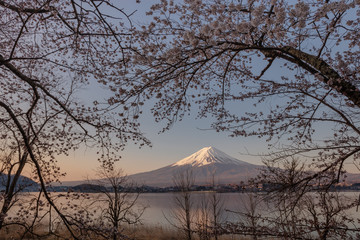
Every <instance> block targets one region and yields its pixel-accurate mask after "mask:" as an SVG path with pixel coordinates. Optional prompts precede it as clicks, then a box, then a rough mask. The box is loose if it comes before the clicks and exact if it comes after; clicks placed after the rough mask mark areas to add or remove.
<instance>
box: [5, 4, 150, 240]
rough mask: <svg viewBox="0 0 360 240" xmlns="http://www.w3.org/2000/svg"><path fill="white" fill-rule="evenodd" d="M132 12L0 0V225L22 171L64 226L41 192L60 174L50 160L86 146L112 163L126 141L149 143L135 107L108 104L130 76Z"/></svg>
mask: <svg viewBox="0 0 360 240" xmlns="http://www.w3.org/2000/svg"><path fill="white" fill-rule="evenodd" d="M131 14H132V13H126V12H125V11H124V10H123V9H122V8H121V6H120V7H119V6H117V5H116V1H114V2H112V1H105V0H104V1H93V0H86V1H83V0H81V1H78V0H66V1H58V0H40V1H28V0H26V1H25V0H3V1H2V0H1V1H0V29H1V30H0V46H1V48H0V49H1V50H0V78H1V81H0V129H1V130H0V131H1V135H0V146H1V152H2V153H3V154H2V155H4V156H6V157H4V158H2V161H1V164H2V167H1V169H2V170H3V171H2V172H3V173H5V174H7V175H9V176H10V175H13V177H12V178H11V181H10V182H9V183H8V188H7V190H6V191H5V192H4V193H1V195H2V196H1V197H2V202H1V216H2V217H1V218H0V228H1V226H2V224H3V222H4V221H6V219H7V218H6V213H7V212H8V210H9V208H10V206H11V205H12V201H13V200H14V195H15V194H16V191H15V190H16V184H17V181H18V179H19V176H20V175H21V174H22V173H23V172H24V169H28V170H29V171H30V172H33V175H34V177H36V178H37V180H38V181H39V183H40V185H41V188H42V191H43V193H44V195H45V198H46V199H47V200H48V201H49V203H50V204H51V205H52V207H53V208H54V209H55V210H56V211H57V212H58V214H60V216H62V220H63V221H64V223H65V226H66V227H67V228H68V229H70V226H69V223H68V222H67V221H66V218H65V217H64V216H63V215H61V213H60V211H59V210H58V208H57V207H56V205H55V204H54V203H53V202H52V201H51V197H50V196H49V194H47V191H46V185H47V184H48V183H49V182H52V181H56V180H58V179H59V177H60V176H62V175H63V173H62V172H61V170H60V169H59V167H58V166H57V163H56V161H57V160H56V156H59V155H67V154H68V153H69V151H72V150H76V149H78V148H79V147H80V146H81V145H86V146H90V147H97V148H98V154H99V160H100V159H101V164H103V165H111V164H112V163H113V162H114V161H115V159H117V157H116V158H115V157H114V155H116V153H117V152H120V150H122V149H123V147H124V146H125V144H126V143H127V142H128V141H129V140H130V141H135V142H136V143H138V144H139V145H143V144H149V142H148V140H147V139H145V138H144V137H142V135H141V133H140V131H139V124H138V123H137V118H138V115H139V110H138V109H136V106H135V105H137V104H138V103H139V102H133V103H131V105H132V106H133V107H135V108H132V109H131V111H130V110H129V108H128V106H127V105H126V104H122V103H119V102H115V101H114V100H113V99H114V98H115V97H116V95H117V94H119V92H117V91H118V89H114V88H112V85H113V84H116V83H117V82H119V81H122V79H123V78H122V76H123V75H124V74H125V73H126V72H128V71H129V70H128V63H127V61H128V54H130V49H131V41H132V38H131V36H130V35H129V32H130V31H131V29H132V22H131V20H130V17H131ZM110 83H111V84H110ZM84 88H89V89H92V88H96V89H97V90H96V91H97V92H96V93H97V94H92V93H87V92H85V91H83V89H84ZM9 179H10V178H9ZM73 237H74V236H73Z"/></svg>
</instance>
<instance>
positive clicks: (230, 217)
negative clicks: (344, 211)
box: [9, 192, 360, 226]
mask: <svg viewBox="0 0 360 240" xmlns="http://www.w3.org/2000/svg"><path fill="white" fill-rule="evenodd" d="M212 194H214V193H211V192H193V193H192V194H191V198H192V202H193V209H194V210H195V211H194V212H197V213H196V214H199V212H200V210H201V209H202V205H203V202H204V199H209V197H211V196H212ZM342 194H344V195H345V196H347V197H350V198H353V199H358V198H359V192H344V193H342ZM24 195H25V194H24ZM52 195H53V196H59V193H56V194H54V193H52ZM89 196H90V197H91V198H93V197H96V196H99V194H90V195H89ZM175 196H176V193H144V194H141V195H140V197H139V199H138V204H139V205H140V206H146V210H145V212H144V214H143V216H142V222H143V223H144V224H147V225H163V226H171V222H175V220H174V218H173V215H174V211H176V210H177V209H178V206H177V205H176V204H175V201H174V197H175ZM23 198H29V199H30V195H25V196H24V197H23ZM91 198H90V199H88V200H83V199H78V200H69V199H66V198H64V197H60V198H58V200H57V201H56V203H57V205H59V206H61V208H62V211H65V212H68V213H72V211H73V209H72V208H69V207H67V203H68V202H70V203H71V204H77V205H78V206H81V205H82V206H86V205H89V203H90V202H91V201H92V200H91ZM217 198H218V199H220V205H221V206H222V209H223V211H222V213H221V216H220V218H221V219H222V221H231V222H236V221H239V220H241V218H242V217H241V215H240V214H237V213H236V212H247V209H249V208H250V204H249V194H246V193H221V194H219V193H218V194H217ZM96 204H104V203H95V204H93V205H92V206H96ZM19 208H20V207H14V208H13V209H12V211H11V212H10V213H9V216H15V215H16V214H17V213H18V210H19ZM47 209H49V208H48V207H44V211H45V210H47ZM256 210H257V212H258V213H262V214H263V215H264V214H269V212H270V213H271V209H269V207H268V206H267V205H265V204H258V205H257V206H256ZM348 214H349V216H354V217H358V218H360V211H359V212H357V211H356V207H354V208H352V209H350V210H349V211H348ZM46 219H47V218H44V220H46Z"/></svg>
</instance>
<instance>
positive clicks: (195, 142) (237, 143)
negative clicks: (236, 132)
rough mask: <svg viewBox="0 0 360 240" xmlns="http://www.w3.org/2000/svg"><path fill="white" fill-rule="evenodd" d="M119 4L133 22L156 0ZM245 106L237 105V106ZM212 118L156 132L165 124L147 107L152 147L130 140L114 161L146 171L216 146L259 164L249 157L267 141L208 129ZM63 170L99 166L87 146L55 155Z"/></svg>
mask: <svg viewBox="0 0 360 240" xmlns="http://www.w3.org/2000/svg"><path fill="white" fill-rule="evenodd" d="M121 3H122V5H121V7H122V8H123V9H124V10H125V11H127V12H134V11H135V12H134V14H133V15H132V20H133V22H134V23H135V24H140V23H143V22H146V21H147V20H148V19H147V17H146V16H145V12H146V11H147V9H149V7H150V6H151V5H152V4H154V3H156V1H142V2H141V4H136V3H135V0H122V1H121ZM97 93H98V89H91V88H90V89H88V90H86V89H85V94H88V95H91V94H97ZM241 107H244V106H239V108H241ZM210 124H211V119H196V113H192V114H191V115H190V116H185V117H184V119H183V120H182V121H180V122H177V123H176V124H175V125H174V126H173V127H172V128H171V129H170V130H169V131H166V132H165V133H161V134H159V131H160V130H161V129H162V127H163V126H164V123H163V124H161V123H160V124H159V123H156V122H155V121H154V119H153V117H152V116H151V113H150V111H149V110H148V111H147V112H146V110H145V114H144V115H143V116H142V119H141V126H142V128H141V129H142V131H143V132H144V134H145V136H146V137H147V138H149V139H150V140H151V143H152V147H147V146H145V147H143V148H141V149H139V147H138V146H137V145H135V144H133V143H131V142H130V143H129V144H128V145H127V146H126V147H125V150H124V151H123V152H121V153H119V155H121V159H120V161H119V162H118V163H117V164H116V166H117V167H119V168H122V169H123V170H124V172H125V173H126V174H133V173H138V172H145V171H150V170H154V169H157V168H160V167H164V166H167V165H170V164H172V163H174V162H176V161H179V160H181V159H183V158H185V157H187V156H189V155H191V154H192V153H194V152H197V151H198V150H200V149H201V148H204V147H209V146H212V147H215V148H217V149H219V150H221V151H223V152H225V153H227V154H228V155H230V156H232V157H235V158H238V159H239V160H243V161H247V162H250V163H253V164H261V158H260V157H259V156H250V155H249V153H251V154H258V153H262V152H266V146H267V143H265V142H264V141H263V140H259V139H258V138H256V137H253V138H232V137H229V136H228V135H229V133H218V132H216V131H214V130H204V129H208V128H209V127H210ZM58 162H59V165H60V167H61V169H62V171H64V172H66V174H67V175H66V177H65V178H63V179H62V180H63V181H73V180H83V179H86V178H88V177H91V175H92V174H93V173H94V171H95V170H96V168H97V167H98V166H99V163H98V161H97V156H96V154H95V151H94V150H93V149H90V148H85V147H83V148H81V149H79V150H77V151H75V152H71V153H70V155H69V156H60V157H59V158H58Z"/></svg>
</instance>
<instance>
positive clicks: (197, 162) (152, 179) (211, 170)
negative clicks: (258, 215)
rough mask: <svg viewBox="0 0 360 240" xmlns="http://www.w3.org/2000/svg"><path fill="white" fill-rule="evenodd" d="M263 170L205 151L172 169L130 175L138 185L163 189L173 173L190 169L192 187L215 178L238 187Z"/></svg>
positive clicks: (169, 182)
mask: <svg viewBox="0 0 360 240" xmlns="http://www.w3.org/2000/svg"><path fill="white" fill-rule="evenodd" d="M262 167H263V166H260V165H254V164H251V163H248V162H244V161H240V160H238V159H236V158H233V157H231V156H229V155H227V154H226V153H224V152H222V151H220V150H218V149H216V148H214V147H205V148H202V149H200V150H199V151H197V152H196V153H194V154H191V155H190V156H188V157H186V158H184V159H181V160H180V161H177V162H175V163H173V164H171V165H168V166H166V167H163V168H159V169H156V170H153V171H149V172H143V173H137V174H133V175H130V176H129V178H130V179H131V180H133V181H135V182H137V183H139V184H144V185H148V186H157V187H166V186H172V185H173V176H174V175H175V174H176V173H179V172H182V171H185V170H186V169H191V171H192V174H193V176H194V177H195V184H198V185H200V184H209V183H210V182H211V179H212V176H213V174H214V177H215V182H216V183H218V184H228V183H240V182H241V181H246V180H248V179H250V178H252V177H255V176H256V175H257V174H258V173H259V171H260V169H261V168H262Z"/></svg>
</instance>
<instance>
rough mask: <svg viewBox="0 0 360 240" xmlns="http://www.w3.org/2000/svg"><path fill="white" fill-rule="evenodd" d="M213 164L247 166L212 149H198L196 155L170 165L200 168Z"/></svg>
mask: <svg viewBox="0 0 360 240" xmlns="http://www.w3.org/2000/svg"><path fill="white" fill-rule="evenodd" d="M214 163H222V164H236V165H244V164H249V163H247V162H243V161H240V160H238V159H236V158H233V157H231V156H229V155H227V154H226V153H224V152H222V151H220V150H218V149H216V148H214V147H205V148H203V149H200V150H199V151H197V152H196V153H194V154H192V155H190V156H189V157H186V158H184V159H182V160H180V161H178V162H176V163H174V164H172V165H171V166H183V165H192V166H197V167H200V166H205V165H209V164H214Z"/></svg>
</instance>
